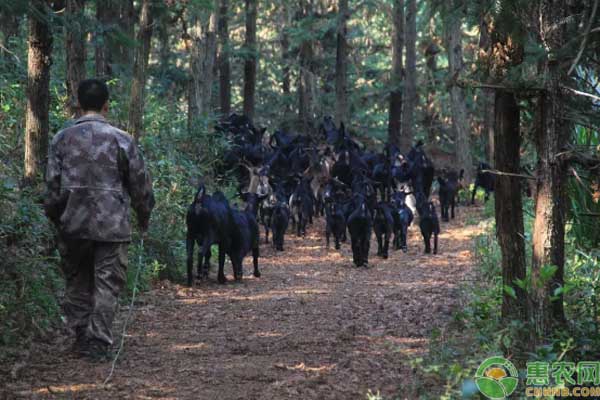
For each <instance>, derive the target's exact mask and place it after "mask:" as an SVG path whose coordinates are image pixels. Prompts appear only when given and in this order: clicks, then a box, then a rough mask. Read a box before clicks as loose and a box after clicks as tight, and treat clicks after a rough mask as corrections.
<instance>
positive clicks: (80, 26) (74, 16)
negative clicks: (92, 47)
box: [65, 0, 86, 116]
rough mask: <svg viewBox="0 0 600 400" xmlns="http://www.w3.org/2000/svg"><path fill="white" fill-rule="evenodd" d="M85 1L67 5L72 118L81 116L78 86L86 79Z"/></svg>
mask: <svg viewBox="0 0 600 400" xmlns="http://www.w3.org/2000/svg"><path fill="white" fill-rule="evenodd" d="M84 2H85V0H67V4H66V10H65V13H66V17H67V21H66V55H67V92H68V93H69V98H68V100H67V111H68V113H69V115H71V116H77V115H78V114H79V105H78V103H77V85H78V84H79V82H81V81H82V80H83V79H85V75H86V74H85V59H86V50H85V28H84V21H83V18H84V4H85V3H84Z"/></svg>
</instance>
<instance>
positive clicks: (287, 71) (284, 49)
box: [280, 2, 292, 129]
mask: <svg viewBox="0 0 600 400" xmlns="http://www.w3.org/2000/svg"><path fill="white" fill-rule="evenodd" d="M280 23H281V26H282V28H281V37H280V44H281V60H282V67H281V70H282V71H281V72H282V78H281V91H282V92H283V96H284V105H283V107H284V113H283V114H284V115H283V119H282V127H283V128H284V129H290V126H289V123H290V121H291V120H292V117H291V114H292V102H291V77H290V75H291V68H290V64H291V63H292V57H291V52H290V35H289V27H290V25H291V23H292V21H291V13H290V9H289V5H288V4H287V3H285V2H284V3H282V5H281V13H280Z"/></svg>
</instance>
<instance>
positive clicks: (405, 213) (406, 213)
mask: <svg viewBox="0 0 600 400" xmlns="http://www.w3.org/2000/svg"><path fill="white" fill-rule="evenodd" d="M406 196H407V193H405V192H396V193H394V194H393V195H392V205H393V217H394V248H395V249H396V250H399V249H402V251H403V252H405V253H406V252H407V250H408V246H407V244H406V243H407V239H408V227H409V226H410V224H411V223H412V221H413V218H414V214H413V212H412V210H411V209H410V207H409V206H408V205H407V204H406Z"/></svg>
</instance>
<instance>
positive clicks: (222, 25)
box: [218, 0, 231, 117]
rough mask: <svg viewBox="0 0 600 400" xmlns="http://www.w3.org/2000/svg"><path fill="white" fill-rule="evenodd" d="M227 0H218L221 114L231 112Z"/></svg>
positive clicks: (224, 115) (225, 115) (226, 114)
mask: <svg viewBox="0 0 600 400" xmlns="http://www.w3.org/2000/svg"><path fill="white" fill-rule="evenodd" d="M228 13H229V0H220V1H219V22H218V37H219V106H220V108H221V115H222V116H223V117H227V116H228V115H229V114H230V113H231V67H230V64H229V15H228Z"/></svg>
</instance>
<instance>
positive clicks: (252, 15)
mask: <svg viewBox="0 0 600 400" xmlns="http://www.w3.org/2000/svg"><path fill="white" fill-rule="evenodd" d="M257 1H258V0H246V38H245V42H244V47H245V51H246V55H245V61H244V115H246V116H247V117H248V118H250V119H251V120H253V119H254V101H255V92H256V58H257V48H256V12H257V10H256V8H257V6H256V2H257Z"/></svg>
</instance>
